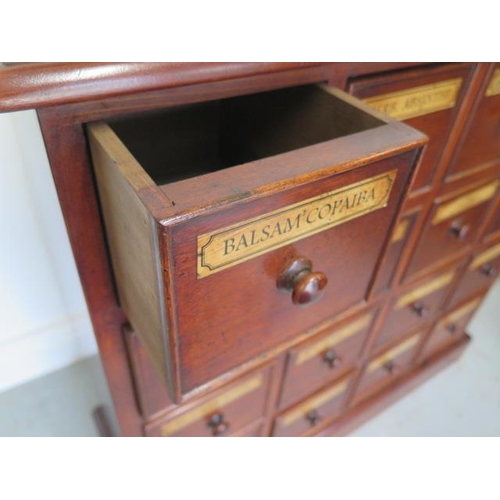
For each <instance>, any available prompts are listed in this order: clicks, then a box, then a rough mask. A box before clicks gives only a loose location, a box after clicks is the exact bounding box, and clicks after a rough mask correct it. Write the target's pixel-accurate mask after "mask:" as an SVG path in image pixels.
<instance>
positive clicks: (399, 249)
mask: <svg viewBox="0 0 500 500" xmlns="http://www.w3.org/2000/svg"><path fill="white" fill-rule="evenodd" d="M420 214H421V212H420V211H418V212H414V213H411V214H405V215H403V216H401V217H400V219H399V220H398V222H397V224H396V226H395V228H394V230H393V232H392V236H391V240H390V242H389V246H388V247H387V250H386V252H385V256H384V260H383V261H382V264H381V266H380V269H379V271H378V274H377V278H376V281H375V285H374V287H373V290H374V292H375V294H377V293H382V292H383V291H384V290H388V289H389V287H390V286H391V283H392V280H393V279H394V275H395V273H396V270H397V268H398V265H400V263H401V255H402V253H403V250H404V249H405V247H406V244H407V243H408V239H409V237H410V235H411V233H412V231H413V227H414V226H415V222H416V221H417V219H418V217H419V216H420Z"/></svg>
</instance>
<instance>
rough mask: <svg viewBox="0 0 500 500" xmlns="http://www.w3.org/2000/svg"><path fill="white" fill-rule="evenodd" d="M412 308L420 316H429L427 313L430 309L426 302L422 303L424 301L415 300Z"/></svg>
mask: <svg viewBox="0 0 500 500" xmlns="http://www.w3.org/2000/svg"><path fill="white" fill-rule="evenodd" d="M411 310H412V311H413V312H414V313H415V314H416V315H417V316H418V317H419V318H425V317H426V316H427V313H428V312H429V310H428V309H427V307H425V305H424V304H422V302H415V303H414V304H413V305H412V306H411Z"/></svg>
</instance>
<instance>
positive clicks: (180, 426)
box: [146, 368, 272, 437]
mask: <svg viewBox="0 0 500 500" xmlns="http://www.w3.org/2000/svg"><path fill="white" fill-rule="evenodd" d="M271 370H272V368H267V369H266V370H263V371H261V372H257V373H253V374H251V375H249V376H246V377H244V378H243V379H241V380H239V381H238V382H236V383H234V384H231V385H229V386H228V387H226V388H224V389H221V390H219V391H217V392H216V393H215V394H211V395H209V396H207V397H205V398H203V399H201V400H200V401H198V402H196V403H186V404H185V405H183V406H182V407H181V408H180V409H179V411H178V412H176V414H175V415H174V416H168V417H167V418H166V419H164V420H162V421H161V422H160V423H155V424H151V425H148V426H146V435H148V436H163V437H169V436H197V437H212V436H215V437H218V436H224V435H231V434H233V433H234V432H236V431H239V430H240V429H242V428H243V427H245V426H246V425H247V424H249V423H250V422H253V421H255V420H257V419H259V418H262V417H264V415H265V413H266V404H267V396H268V386H269V380H270V372H271Z"/></svg>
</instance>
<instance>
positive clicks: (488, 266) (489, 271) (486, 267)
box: [481, 264, 497, 278]
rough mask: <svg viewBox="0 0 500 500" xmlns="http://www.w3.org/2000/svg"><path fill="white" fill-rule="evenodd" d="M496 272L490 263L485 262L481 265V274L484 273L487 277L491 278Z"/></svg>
mask: <svg viewBox="0 0 500 500" xmlns="http://www.w3.org/2000/svg"><path fill="white" fill-rule="evenodd" d="M496 273H497V270H496V269H495V268H494V267H493V266H492V265H491V264H485V265H484V266H481V274H484V276H486V277H487V278H492V277H493V276H495V275H496Z"/></svg>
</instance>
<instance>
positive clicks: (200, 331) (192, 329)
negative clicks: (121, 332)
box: [171, 158, 408, 389]
mask: <svg viewBox="0 0 500 500" xmlns="http://www.w3.org/2000/svg"><path fill="white" fill-rule="evenodd" d="M407 159H408V158H407ZM407 159H405V160H403V159H401V158H397V159H396V158H391V159H388V160H384V161H382V162H377V163H375V164H373V165H370V166H366V167H364V168H363V169H362V170H358V171H357V172H354V173H352V174H350V175H347V176H346V175H343V176H333V177H327V178H324V179H321V180H320V181H318V182H314V183H311V184H308V185H307V186H305V187H303V188H299V189H293V190H291V191H288V192H284V193H280V194H275V195H273V196H270V197H268V198H267V199H260V200H259V201H258V202H255V201H251V202H248V203H247V204H245V205H243V206H238V207H233V208H229V209H227V210H226V211H225V212H224V213H223V214H222V213H217V214H216V215H210V216H205V217H199V218H197V219H195V220H192V221H189V223H186V224H180V225H178V226H175V227H173V228H172V233H171V241H172V249H173V255H174V257H173V262H174V264H173V269H174V280H175V282H174V295H175V296H176V297H177V316H178V317H177V329H178V331H179V334H180V336H181V339H180V342H179V355H180V358H181V364H182V363H183V364H185V365H189V366H190V370H189V371H187V373H185V387H186V388H187V389H191V388H193V387H196V386H197V385H199V384H200V383H202V382H204V381H206V380H210V379H211V378H213V377H215V376H217V375H220V374H221V373H224V372H225V371H227V370H229V369H230V368H233V367H235V366H237V365H239V364H240V363H242V362H244V361H246V360H247V359H249V358H251V357H254V356H258V355H259V354H261V353H262V352H264V351H267V350H269V349H271V348H273V347H274V346H276V345H277V344H278V343H279V342H282V341H285V340H287V339H290V338H292V337H293V336H294V335H296V334H298V333H299V332H301V331H304V330H306V329H309V328H311V327H313V326H314V325H315V324H317V323H319V322H321V321H322V320H325V319H327V318H329V317H332V316H334V315H335V314H336V313H338V312H340V311H343V310H345V309H347V308H349V307H350V306H354V305H355V304H357V303H360V302H362V301H363V300H364V299H365V297H366V296H367V293H368V290H369V286H370V283H371V280H372V276H373V274H374V271H375V269H376V265H377V262H378V259H379V257H380V254H381V250H382V248H383V244H384V240H385V238H386V235H387V232H388V229H389V227H390V224H391V221H392V219H393V217H394V215H395V211H396V207H397V204H398V202H399V199H400V195H401V190H402V189H403V187H404V183H405V181H406V179H407V170H406V168H405V165H408V162H407ZM402 160H403V163H402ZM396 173H397V175H396V177H395V178H394V183H393V186H392V188H391V190H390V191H391V192H390V194H389V193H388V195H389V197H388V199H387V202H386V206H385V207H384V208H383V209H380V210H375V211H372V212H369V213H366V214H364V215H363V216H360V217H358V218H355V219H352V220H349V221H347V222H346V223H342V224H339V225H335V227H333V228H331V229H326V230H322V231H321V232H318V233H316V234H312V235H311V236H308V237H306V238H303V239H299V240H297V241H291V242H290V243H289V244H286V245H284V246H283V247H281V248H278V249H276V250H272V251H269V252H266V253H264V254H263V255H259V254H258V253H257V254H256V255H255V256H252V258H249V259H248V260H243V259H241V261H240V262H238V263H237V265H232V266H231V267H229V268H226V269H224V270H221V271H219V272H213V273H212V272H211V273H210V274H208V275H206V276H203V277H200V275H199V267H198V266H199V260H200V259H199V258H198V259H197V256H198V255H199V254H200V252H202V251H203V247H205V248H208V249H210V244H211V243H210V242H211V241H215V242H216V243H214V246H215V247H216V245H218V244H219V242H221V241H223V243H222V245H221V246H219V247H218V248H219V251H220V252H221V253H228V254H229V253H231V252H237V251H238V249H241V250H242V251H244V250H245V249H246V247H245V245H246V244H248V248H249V249H250V247H251V246H252V242H253V241H254V240H258V239H259V238H265V239H266V240H267V238H268V236H267V234H273V233H275V234H276V235H277V236H279V235H278V233H279V232H280V231H281V232H283V233H285V234H284V235H283V238H285V237H286V233H287V232H288V231H289V229H290V227H291V226H293V225H295V227H297V225H299V224H301V221H302V220H303V221H305V222H306V223H307V220H308V219H307V218H308V217H310V218H311V220H313V219H316V218H319V217H322V216H323V215H325V217H326V214H327V213H328V212H330V213H331V212H332V210H335V203H336V201H333V202H332V201H329V200H330V198H329V197H328V196H327V197H326V198H325V199H326V201H325V202H324V203H323V202H322V204H321V205H318V206H313V205H310V201H308V200H311V199H315V198H316V197H318V196H320V197H323V193H325V192H326V193H329V192H339V193H342V192H349V191H350V190H351V189H353V187H354V186H356V185H359V184H358V183H366V182H367V179H368V185H370V184H371V183H373V182H378V181H373V180H370V179H380V180H382V179H387V181H382V182H384V183H385V187H384V188H383V192H386V189H387V186H388V184H387V182H388V181H389V179H390V178H391V177H392V176H393V175H394V174H396ZM388 176H391V177H388ZM384 204H385V203H384ZM288 207H294V208H293V209H289V208H288ZM277 213H278V214H279V216H280V218H279V219H278V218H277V216H276V215H275V214H277ZM270 214H271V215H270ZM287 214H291V215H287ZM301 217H302V218H301ZM227 228H231V229H227ZM234 228H236V229H234ZM240 228H243V229H240ZM243 231H244V232H243ZM290 232H291V233H292V234H293V231H290ZM220 234H222V235H223V237H221V238H224V239H223V240H222V239H221V238H219V237H218V235H220ZM236 234H237V235H236ZM200 241H201V242H202V243H200ZM284 241H286V240H284ZM216 248H217V247H216ZM257 248H258V245H257ZM207 253H208V250H207ZM243 255H244V254H243ZM209 258H212V256H211V255H210V257H209ZM303 258H306V259H308V260H309V261H310V262H311V263H312V272H313V273H316V275H314V276H315V277H314V280H316V282H317V283H321V280H324V281H323V282H325V281H326V280H327V281H328V283H327V284H326V287H325V288H324V290H323V294H322V295H323V296H322V298H321V300H319V301H317V302H314V303H313V302H312V301H311V302H310V303H304V304H300V302H299V303H294V301H293V297H294V294H296V295H303V296H304V300H308V297H307V293H309V292H308V291H307V290H305V291H304V293H302V292H298V290H300V289H301V285H300V284H299V285H296V286H295V287H293V286H292V287H290V288H292V289H293V290H287V289H286V286H281V285H280V284H279V281H280V277H281V276H282V275H283V274H284V273H285V272H286V271H285V270H286V269H287V268H289V266H290V265H291V263H293V262H300V260H301V259H303ZM234 259H238V256H237V254H236V255H235V256H234ZM197 260H198V263H197ZM197 269H198V271H197ZM290 274H292V273H290ZM296 275H297V276H298V275H299V273H296ZM309 277H313V274H312V273H310V272H309V274H308V276H307V277H306V280H308V279H309ZM314 280H313V279H311V281H310V289H311V293H314V289H315V287H316V286H318V287H319V286H322V285H321V284H319V285H317V284H316V283H315V282H314ZM306 286H307V287H309V284H308V285H306ZM193 308H195V310H196V314H193Z"/></svg>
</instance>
